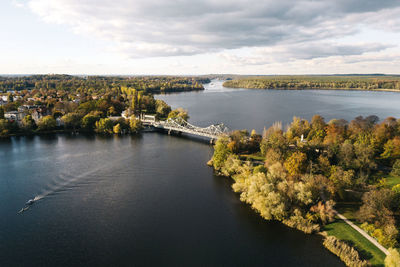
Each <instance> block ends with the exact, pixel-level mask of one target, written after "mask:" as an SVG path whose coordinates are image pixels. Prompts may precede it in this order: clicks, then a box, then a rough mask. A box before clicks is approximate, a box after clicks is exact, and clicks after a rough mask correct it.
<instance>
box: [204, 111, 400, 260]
mask: <svg viewBox="0 0 400 267" xmlns="http://www.w3.org/2000/svg"><path fill="white" fill-rule="evenodd" d="M209 164H210V165H212V166H213V167H214V169H215V170H216V171H217V173H218V174H220V175H222V176H227V177H231V178H232V179H233V181H234V183H233V185H232V188H233V190H234V191H235V192H237V193H239V194H240V199H241V200H242V201H243V202H246V203H248V204H249V205H251V207H252V208H253V209H254V210H255V211H257V212H258V213H259V214H260V215H261V216H262V217H263V218H264V219H266V220H278V221H281V222H283V223H284V224H286V225H288V226H290V227H293V228H296V229H299V230H301V231H303V232H305V233H318V232H324V230H325V229H326V228H329V227H331V226H332V225H333V224H332V223H334V222H335V221H336V219H337V218H336V209H339V207H340V205H341V204H350V205H351V207H352V208H353V214H352V215H353V216H354V221H355V222H356V223H357V224H358V225H360V227H361V228H362V229H364V230H365V231H366V232H368V233H369V234H370V235H371V236H372V237H373V238H375V239H376V240H377V241H378V242H379V243H380V244H382V245H383V246H384V247H386V248H393V249H391V250H390V251H393V253H392V254H393V255H391V256H390V257H395V258H396V257H397V258H396V259H397V260H399V261H400V255H399V254H398V251H397V250H396V249H395V248H398V247H399V230H398V229H399V224H400V120H397V119H395V118H393V117H389V118H386V119H385V120H383V121H381V122H379V118H378V117H376V116H368V117H365V118H364V117H361V116H360V117H357V118H355V119H354V120H352V121H351V122H347V121H345V120H341V119H333V120H331V121H329V122H325V120H324V118H322V117H321V116H319V115H315V116H314V117H313V118H312V120H311V121H310V122H309V121H307V120H305V119H300V118H298V117H294V118H293V121H292V123H291V124H290V125H289V126H288V127H287V129H285V130H284V129H283V127H282V124H281V123H279V122H278V123H275V124H274V125H272V126H271V127H270V128H268V129H265V130H264V132H263V134H262V135H261V134H257V133H256V132H255V131H254V130H253V131H252V132H251V133H248V132H247V131H246V130H242V131H234V132H232V133H231V134H230V135H229V136H226V137H224V138H221V139H219V140H218V141H217V142H216V144H215V150H214V155H213V157H212V159H211V161H210V162H209ZM350 243H351V242H350ZM350 243H349V242H347V243H346V242H342V241H340V240H339V239H337V238H336V237H334V236H333V237H329V238H327V239H326V240H325V242H324V245H325V246H326V247H327V248H328V249H329V250H331V251H332V252H334V253H335V251H336V252H337V253H339V252H340V253H339V254H340V255H341V256H340V257H341V258H342V257H343V259H342V260H343V261H344V262H345V263H346V264H347V265H348V266H367V265H368V264H369V262H368V261H367V260H371V261H374V262H373V263H375V264H376V263H378V264H383V260H382V261H380V262H379V261H378V260H376V259H371V258H372V257H371V256H369V257H368V253H360V254H359V253H358V252H357V250H356V249H354V248H352V246H351V244H350ZM360 252H361V251H360ZM337 253H335V254H337ZM364 254H366V255H367V256H365V255H364ZM337 255H338V254H337ZM338 256H339V255H338ZM363 256H364V257H363ZM388 257H389V256H388ZM390 257H389V260H390ZM397 260H396V261H397ZM387 266H397V265H387Z"/></svg>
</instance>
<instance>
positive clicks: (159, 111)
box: [156, 99, 171, 119]
mask: <svg viewBox="0 0 400 267" xmlns="http://www.w3.org/2000/svg"><path fill="white" fill-rule="evenodd" d="M170 112H171V107H170V106H169V105H168V104H167V103H165V102H164V101H163V100H160V99H157V100H156V116H157V118H158V119H165V118H167V117H168V114H169V113H170Z"/></svg>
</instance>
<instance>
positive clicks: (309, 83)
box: [224, 75, 400, 91]
mask: <svg viewBox="0 0 400 267" xmlns="http://www.w3.org/2000/svg"><path fill="white" fill-rule="evenodd" d="M224 86H225V87H230V88H248V89H292V90H301V89H320V90H323V89H335V90H393V91H397V90H400V77H399V76H389V75H371V76H367V75H362V76H353V75H348V76H333V75H331V76H329V75H326V76H255V77H239V78H238V77H235V78H234V79H233V80H228V81H226V82H225V83H224Z"/></svg>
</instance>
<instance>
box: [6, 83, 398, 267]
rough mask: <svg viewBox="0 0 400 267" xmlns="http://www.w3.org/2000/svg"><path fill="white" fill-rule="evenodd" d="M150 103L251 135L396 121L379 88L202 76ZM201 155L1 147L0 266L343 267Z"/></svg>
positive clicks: (138, 141) (105, 143) (20, 143)
mask: <svg viewBox="0 0 400 267" xmlns="http://www.w3.org/2000/svg"><path fill="white" fill-rule="evenodd" d="M362 93H365V94H366V95H363V94H362ZM158 97H159V98H162V99H165V100H166V101H168V102H169V103H171V104H172V105H173V106H174V107H178V106H183V107H185V108H187V109H188V110H189V112H190V115H191V120H190V121H191V122H193V123H195V124H199V125H207V124H209V123H210V122H225V123H226V124H227V125H228V126H229V127H231V128H232V129H234V128H248V129H252V128H256V129H258V130H261V129H262V127H263V126H264V125H267V126H268V125H269V124H271V123H272V122H273V121H275V120H281V121H283V122H285V123H286V122H288V121H290V119H291V116H293V115H295V114H298V115H300V116H304V117H307V118H308V117H310V116H312V114H314V113H320V114H322V115H323V116H325V117H326V118H332V117H344V118H346V119H351V118H352V117H354V116H356V115H360V114H361V115H368V114H371V113H372V114H377V115H378V116H380V117H382V118H384V117H386V116H389V115H394V116H399V114H400V108H399V107H398V106H399V105H397V106H395V105H393V104H394V103H395V102H396V101H397V102H398V100H399V99H400V98H399V97H400V95H397V94H394V93H390V92H389V93H388V92H380V93H375V92H355V91H354V92H353V91H346V92H342V91H260V90H241V89H239V90H238V89H224V88H222V87H221V83H220V82H217V81H214V82H213V84H212V85H208V86H207V90H205V91H203V92H191V93H182V94H172V95H163V96H158ZM329 99H330V100H329ZM368 99H369V100H368ZM345 100H347V102H344V101H345ZM280 101H289V103H287V102H280ZM385 101H387V105H384V102H385ZM302 102H303V103H302ZM311 104H312V105H313V107H314V108H315V109H313V108H312V107H310V106H311ZM366 104H368V105H366ZM365 105H366V106H365ZM390 105H392V106H391V107H390ZM279 107H281V108H279ZM317 107H318V108H317ZM361 107H362V108H361ZM358 108H360V109H358ZM252 111H253V112H255V113H251V112H252ZM274 112H275V113H274ZM357 112H358V113H357ZM342 115H343V116H342ZM260 125H262V126H260ZM211 155H212V147H211V146H209V145H208V144H207V143H205V142H199V141H198V140H194V139H191V138H182V137H175V136H168V135H162V134H159V133H145V134H143V135H141V136H136V137H130V136H124V137H118V136H114V137H109V138H104V137H100V136H83V135H79V136H70V135H52V136H35V137H15V138H11V139H9V140H1V141H0V266H244V265H246V266H261V265H264V266H343V264H342V263H341V262H340V261H339V260H338V258H336V257H335V256H334V255H332V254H331V253H329V252H328V251H327V250H325V249H324V248H323V246H322V244H321V238H320V237H319V236H316V235H305V234H303V233H301V232H300V231H296V230H293V229H290V228H287V227H286V226H284V225H282V224H280V223H277V222H267V221H264V220H263V219H261V218H260V216H258V215H257V214H256V213H255V212H253V211H252V210H251V209H250V208H249V207H248V206H247V205H246V204H244V203H241V202H240V201H239V197H238V195H237V194H235V193H233V192H232V190H231V188H230V186H231V181H230V180H229V179H226V178H221V177H216V176H214V174H213V171H212V169H211V168H209V167H207V166H206V165H205V163H206V162H207V160H208V159H209V158H210V157H211ZM35 196H36V197H37V198H38V199H39V200H38V201H37V202H36V203H35V204H33V205H32V206H31V208H30V209H28V210H27V211H25V212H24V213H22V214H17V212H18V211H19V210H20V209H21V208H22V207H23V206H24V203H25V202H26V201H27V200H29V199H31V198H33V197H35Z"/></svg>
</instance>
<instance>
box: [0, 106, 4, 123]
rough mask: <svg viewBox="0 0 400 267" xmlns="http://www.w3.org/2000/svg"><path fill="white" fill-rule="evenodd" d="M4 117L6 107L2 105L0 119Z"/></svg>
mask: <svg viewBox="0 0 400 267" xmlns="http://www.w3.org/2000/svg"><path fill="white" fill-rule="evenodd" d="M2 119H4V108H3V107H2V106H0V120H2Z"/></svg>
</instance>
